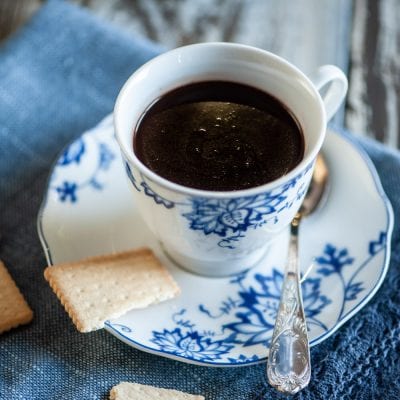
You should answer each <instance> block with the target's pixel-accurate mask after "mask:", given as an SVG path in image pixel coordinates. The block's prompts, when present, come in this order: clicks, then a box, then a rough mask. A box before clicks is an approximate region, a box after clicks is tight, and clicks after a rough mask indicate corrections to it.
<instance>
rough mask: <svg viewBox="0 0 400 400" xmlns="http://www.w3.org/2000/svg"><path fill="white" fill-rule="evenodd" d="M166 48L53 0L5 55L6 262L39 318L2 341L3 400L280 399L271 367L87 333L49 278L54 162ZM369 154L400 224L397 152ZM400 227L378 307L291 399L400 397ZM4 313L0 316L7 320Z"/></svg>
mask: <svg viewBox="0 0 400 400" xmlns="http://www.w3.org/2000/svg"><path fill="white" fill-rule="evenodd" d="M158 51H160V49H159V48H157V46H155V45H153V44H151V43H149V42H146V41H143V40H138V39H136V40H133V39H132V38H130V37H127V36H125V35H124V34H122V33H120V32H119V31H118V30H116V29H115V28H112V27H109V26H108V25H106V24H105V23H104V22H100V21H99V20H97V19H96V18H95V17H92V16H91V15H89V14H88V13H87V12H86V11H83V10H81V9H79V8H77V7H76V6H73V5H70V4H65V3H63V2H55V1H50V2H49V3H48V4H46V5H45V6H44V7H43V8H42V9H41V10H40V11H39V12H38V13H37V14H36V15H35V16H34V18H33V19H32V20H31V21H30V22H29V23H28V25H27V26H25V27H24V28H23V29H22V30H20V31H19V32H18V33H17V34H15V35H14V36H13V37H12V38H10V39H9V40H8V41H7V42H6V43H4V44H3V45H2V47H1V48H0V230H1V242H0V258H1V259H2V260H3V261H4V262H5V263H6V264H7V266H8V268H9V270H10V272H11V274H12V276H13V277H14V278H15V280H16V282H17V284H18V285H19V287H20V288H21V291H22V292H23V293H24V294H25V296H26V299H27V301H28V302H29V304H30V305H31V307H32V308H33V310H34V313H35V318H34V320H33V322H32V323H31V324H30V325H28V326H25V327H20V328H18V329H14V330H12V331H10V332H9V333H6V334H3V335H1V336H0V399H5V400H6V399H30V400H34V399H40V400H43V399H79V400H81V399H106V398H108V392H109V390H110V388H111V387H112V386H113V385H115V384H117V383H118V382H120V381H122V380H127V381H132V382H138V383H144V384H151V385H156V386H160V387H166V388H175V389H179V390H183V391H187V392H190V393H199V394H203V395H205V396H206V398H207V399H208V400H212V399H230V400H233V399H237V400H240V399H243V400H244V399H248V400H254V399H271V398H273V399H283V398H285V396H282V395H280V394H278V393H276V392H275V391H274V390H273V389H271V388H270V387H269V386H268V384H267V383H266V380H265V365H258V366H251V367H241V368H209V367H199V366H194V365H188V364H184V363H180V362H176V361H171V360H168V359H165V358H162V357H158V356H154V355H150V354H147V353H144V352H141V351H139V350H135V349H133V348H130V347H129V346H127V345H125V344H123V343H122V342H121V341H119V340H117V339H116V338H115V337H113V336H111V335H110V334H108V333H106V332H104V331H97V332H93V333H89V334H80V333H78V332H77V331H76V329H75V328H74V326H73V325H72V323H71V321H70V320H69V318H68V316H67V314H66V313H65V311H64V310H63V308H62V306H61V305H60V303H59V301H58V300H57V299H56V296H55V295H54V294H53V293H52V291H51V290H50V288H49V286H48V284H47V283H46V282H45V280H44V278H43V269H44V267H45V264H46V262H45V258H44V255H43V252H42V249H41V246H40V243H39V239H38V236H37V232H36V216H37V213H38V209H39V206H40V203H41V200H42V195H43V193H44V191H45V190H46V184H47V182H46V181H47V177H48V173H49V171H50V169H51V165H52V162H54V160H55V157H56V155H57V154H58V153H59V152H60V150H61V149H62V148H63V146H65V145H66V144H67V143H68V142H70V141H71V140H72V139H73V138H75V137H77V136H78V135H79V134H80V133H82V132H83V131H84V130H85V129H87V128H90V127H92V126H93V125H95V124H96V123H97V122H98V121H99V120H101V119H102V117H104V116H105V115H106V114H108V113H109V112H110V111H111V110H112V107H113V104H114V101H115V98H116V95H117V93H118V90H119V89H120V87H121V85H122V84H123V82H124V81H125V80H126V78H127V77H128V76H129V75H130V74H131V72H132V71H133V70H135V69H136V68H137V67H138V66H139V65H141V64H142V63H143V62H145V61H146V60H147V59H149V58H151V57H152V56H154V55H155V54H156V53H157V52H158ZM360 142H361V144H362V145H363V146H364V147H365V149H366V150H367V151H368V153H369V154H370V156H371V158H372V160H373V162H374V163H375V165H376V167H377V170H378V173H379V174H380V177H381V179H382V183H383V186H384V188H385V190H386V192H387V194H388V196H389V198H390V199H391V201H392V204H393V208H394V212H395V217H396V219H397V220H398V219H399V217H400V154H399V153H397V152H394V151H388V150H387V149H386V148H384V147H383V146H381V145H378V144H376V143H375V142H373V141H367V140H362V141H360ZM399 272H400V229H399V225H395V231H394V236H393V241H392V260H391V266H390V270H389V273H388V276H387V278H386V279H385V282H384V283H383V286H382V288H381V289H380V290H379V291H378V293H377V295H376V296H375V297H374V298H373V300H372V301H371V302H370V303H369V304H368V305H367V306H366V307H364V308H363V309H362V310H361V311H360V312H359V313H358V314H357V315H356V316H355V317H354V318H352V319H351V320H350V321H349V322H347V323H346V324H345V325H344V326H343V327H342V328H341V329H340V330H339V331H338V332H336V333H335V334H334V335H333V336H332V337H331V338H330V339H328V340H326V341H325V342H323V343H322V344H320V345H318V346H317V347H315V348H313V349H312V351H311V354H312V364H313V373H312V378H311V383H310V386H309V387H308V388H307V389H305V390H304V391H302V392H301V393H300V394H298V395H296V396H295V397H294V398H296V399H347V398H349V399H350V398H351V399H398V398H399V397H400V347H399V340H400V295H399V290H400V279H399V278H400V273H399ZM0 317H1V316H0Z"/></svg>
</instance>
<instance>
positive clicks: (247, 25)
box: [74, 0, 352, 124]
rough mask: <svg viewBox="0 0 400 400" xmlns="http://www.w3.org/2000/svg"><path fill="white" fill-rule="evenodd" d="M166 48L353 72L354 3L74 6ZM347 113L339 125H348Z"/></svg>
mask: <svg viewBox="0 0 400 400" xmlns="http://www.w3.org/2000/svg"><path fill="white" fill-rule="evenodd" d="M74 1H75V2H77V3H79V4H81V5H84V6H86V7H89V8H90V9H91V10H93V11H94V12H95V13H96V14H98V15H100V16H102V17H103V18H105V19H107V20H109V21H112V22H113V23H115V24H116V25H118V26H120V27H123V28H124V29H125V30H126V31H127V32H129V33H130V34H132V35H135V34H141V35H144V36H147V37H149V38H151V39H153V40H154V41H156V42H159V43H161V44H163V45H164V46H165V47H166V48H174V47H177V46H181V45H185V44H189V43H196V42H209V41H231V42H238V43H244V44H249V45H252V46H257V47H260V48H262V49H265V50H269V51H272V52H274V53H276V54H278V55H281V56H282V57H284V58H286V59H287V60H289V61H291V62H293V63H294V64H295V65H297V66H298V67H299V68H300V69H302V70H303V71H304V72H305V73H306V74H311V73H312V72H313V71H314V70H315V69H316V68H317V67H318V66H320V65H322V64H335V65H338V66H339V67H341V68H342V69H343V70H344V71H347V67H348V59H349V46H350V35H351V32H350V29H351V15H352V2H351V1H348V0H335V1H331V0H298V1H292V0H281V1H274V0H136V1H129V0H74ZM343 118H344V117H343V108H342V111H341V112H339V113H338V115H337V117H336V119H335V122H336V123H338V124H341V123H342V122H343Z"/></svg>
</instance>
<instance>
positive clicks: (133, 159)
mask: <svg viewBox="0 0 400 400" xmlns="http://www.w3.org/2000/svg"><path fill="white" fill-rule="evenodd" d="M200 47H203V48H206V47H214V48H216V47H220V48H224V47H227V48H228V47H231V48H237V49H239V50H245V51H251V52H254V53H257V54H259V55H261V56H263V57H265V56H267V57H269V58H271V59H273V60H274V61H276V62H279V63H281V64H283V65H285V66H286V67H287V68H289V69H291V70H292V71H293V72H295V73H296V74H297V75H298V76H299V77H301V79H302V80H303V81H304V82H305V83H306V84H307V86H308V88H309V89H311V91H312V92H314V94H316V96H315V99H316V101H317V102H318V105H319V108H320V109H321V117H322V118H321V131H322V134H320V135H319V137H318V139H317V140H316V142H315V144H314V146H313V148H312V149H310V151H309V154H308V155H307V156H305V157H303V159H302V160H301V161H300V162H299V163H298V164H297V165H296V166H295V167H294V168H293V169H292V170H291V171H289V172H288V173H287V174H285V175H283V176H281V177H279V178H277V179H275V180H273V181H271V182H267V183H265V184H263V185H259V186H254V187H251V188H247V189H240V190H230V191H213V190H204V189H196V188H191V187H188V186H184V185H181V184H179V183H175V182H172V181H169V180H168V179H166V178H163V177H162V176H160V175H158V174H156V173H155V172H153V171H152V170H151V169H149V168H148V167H146V166H145V165H144V164H143V163H142V162H141V161H140V160H139V159H138V157H137V156H136V154H135V153H134V151H133V148H132V149H131V148H129V149H128V148H127V147H126V146H125V145H124V141H123V140H122V138H121V135H122V133H121V131H122V129H119V125H120V124H119V118H120V113H119V109H120V104H121V103H122V101H124V98H125V93H126V92H127V91H128V89H129V88H130V86H132V84H133V82H134V80H135V78H136V76H137V75H139V74H141V73H143V71H144V70H145V69H146V68H148V66H149V65H151V64H153V63H154V62H160V60H161V61H162V60H163V59H164V58H167V57H170V56H171V55H173V54H174V53H177V54H178V53H179V52H180V51H182V50H184V51H185V50H187V49H196V48H200ZM113 117H114V118H113V120H114V129H115V137H116V139H117V142H118V145H119V147H120V149H121V151H122V153H123V154H124V157H125V158H126V160H127V161H129V162H130V163H132V164H133V165H134V166H135V167H136V168H138V170H139V171H140V172H141V173H142V174H143V175H144V176H146V178H148V179H149V180H151V181H152V182H154V183H156V184H158V185H160V186H161V187H163V188H166V189H169V190H171V191H173V192H178V193H179V194H182V195H187V196H191V197H203V198H238V197H249V196H254V195H257V194H260V193H266V192H271V191H272V190H274V189H276V188H277V187H280V186H282V185H284V184H285V183H287V182H288V181H291V180H292V179H293V178H295V177H297V176H298V175H300V174H301V173H302V172H303V171H304V169H306V168H307V167H308V166H309V165H310V163H312V162H313V160H314V159H315V158H316V156H317V154H318V152H319V151H320V149H321V147H322V143H323V141H324V139H325V134H326V124H327V121H326V111H325V106H324V104H323V101H322V98H321V96H320V94H319V92H318V90H317V89H316V87H315V86H314V84H313V83H312V81H311V80H310V79H309V78H308V77H307V76H306V75H305V74H304V73H303V72H302V71H301V70H300V69H299V68H297V67H296V66H295V65H293V64H291V63H290V62H289V61H287V60H285V59H284V58H282V57H280V56H278V55H276V54H274V53H271V52H269V51H267V50H263V49H259V48H257V47H253V46H248V45H244V44H239V43H228V42H207V43H196V44H191V45H186V46H181V47H178V48H175V49H172V50H169V51H167V52H165V53H162V54H160V55H158V56H156V57H154V58H152V59H151V60H149V61H147V62H146V63H145V64H143V65H142V66H141V67H140V68H138V69H137V70H136V71H135V72H133V73H132V75H131V76H130V77H129V78H128V79H127V81H126V82H125V83H124V85H123V86H122V88H121V90H120V92H119V94H118V96H117V100H116V102H115V106H114V112H113Z"/></svg>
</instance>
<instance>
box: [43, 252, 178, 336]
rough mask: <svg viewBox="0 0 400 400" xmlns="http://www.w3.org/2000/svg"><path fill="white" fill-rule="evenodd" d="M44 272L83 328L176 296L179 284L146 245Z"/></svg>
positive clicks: (67, 264)
mask: <svg viewBox="0 0 400 400" xmlns="http://www.w3.org/2000/svg"><path fill="white" fill-rule="evenodd" d="M44 276H45V278H46V280H47V281H48V282H49V284H50V286H51V288H52V289H53V291H54V292H55V293H56V295H57V297H58V298H59V300H60V301H61V303H62V305H63V306H64V308H65V310H66V311H67V312H68V314H69V316H70V317H71V319H72V321H73V322H74V324H75V325H76V327H77V329H78V330H79V331H80V332H90V331H93V330H96V329H100V328H103V326H104V322H105V321H106V320H108V319H111V318H117V317H119V316H121V315H123V314H125V313H126V312H128V311H129V310H132V309H137V308H145V307H147V306H149V305H151V304H156V303H159V302H162V301H165V300H168V299H171V298H173V297H175V296H177V295H178V294H179V292H180V290H179V287H178V285H177V284H176V283H175V281H174V280H173V279H172V277H171V275H170V274H169V272H168V271H167V269H166V268H165V267H164V266H163V265H162V264H161V263H160V261H159V260H158V258H156V257H155V255H154V254H153V252H152V251H151V250H150V249H147V248H140V249H137V250H132V251H126V252H122V253H117V254H110V255H103V256H97V257H91V258H87V259H84V260H81V261H76V262H71V263H65V264H59V265H54V266H50V267H47V268H46V269H45V271H44Z"/></svg>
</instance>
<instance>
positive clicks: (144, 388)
mask: <svg viewBox="0 0 400 400" xmlns="http://www.w3.org/2000/svg"><path fill="white" fill-rule="evenodd" d="M154 399H157V400H205V398H204V397H203V396H199V395H194V394H189V393H184V392H179V391H177V390H173V389H161V388H158V387H154V386H148V385H140V384H139V383H130V382H121V383H119V384H118V385H116V386H114V387H113V388H112V389H111V391H110V400H154Z"/></svg>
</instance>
